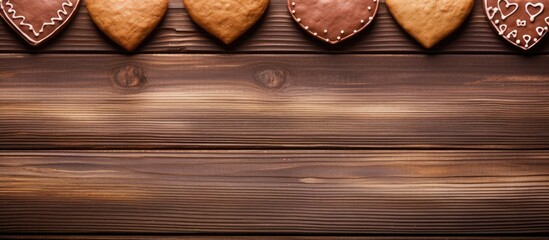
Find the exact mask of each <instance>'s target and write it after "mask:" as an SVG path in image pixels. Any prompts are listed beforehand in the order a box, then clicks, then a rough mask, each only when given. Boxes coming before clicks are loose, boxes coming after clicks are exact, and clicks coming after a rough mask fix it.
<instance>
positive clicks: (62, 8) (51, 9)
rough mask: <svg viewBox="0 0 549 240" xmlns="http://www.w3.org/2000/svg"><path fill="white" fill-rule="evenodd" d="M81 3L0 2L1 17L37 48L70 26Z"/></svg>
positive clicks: (68, 0)
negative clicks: (69, 23)
mask: <svg viewBox="0 0 549 240" xmlns="http://www.w3.org/2000/svg"><path fill="white" fill-rule="evenodd" d="M79 3H80V0H48V1H39V2H34V3H33V4H29V3H28V1H23V0H0V8H1V12H0V15H2V18H4V20H5V21H6V22H7V23H8V24H9V25H10V26H11V27H12V28H13V29H14V30H15V31H16V32H17V33H18V34H19V35H21V37H23V38H24V39H25V40H26V41H27V42H28V43H29V44H31V45H33V46H37V45H40V44H41V43H43V42H45V41H47V40H48V39H50V38H51V37H53V36H54V35H55V34H57V33H59V32H60V31H61V30H62V29H63V28H64V27H65V26H66V25H67V24H68V22H69V21H70V20H71V19H72V17H74V15H75V12H76V10H77V9H78V6H79Z"/></svg>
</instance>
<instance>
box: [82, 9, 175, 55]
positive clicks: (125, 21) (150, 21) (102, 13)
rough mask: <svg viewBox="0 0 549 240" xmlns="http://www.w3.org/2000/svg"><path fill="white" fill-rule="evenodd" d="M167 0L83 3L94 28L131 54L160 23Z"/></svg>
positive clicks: (164, 12)
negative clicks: (97, 28) (94, 25)
mask: <svg viewBox="0 0 549 240" xmlns="http://www.w3.org/2000/svg"><path fill="white" fill-rule="evenodd" d="M168 3H169V1H168V0H86V7H87V8H88V12H89V14H90V16H91V18H92V20H93V21H94V22H95V24H96V25H97V27H99V29H101V31H103V32H104V33H105V34H106V35H107V36H108V37H109V38H110V39H112V40H113V41H114V42H116V43H117V44H118V45H120V46H121V47H123V48H124V49H126V50H127V51H133V50H134V49H135V48H137V46H139V44H141V42H143V40H145V38H147V36H148V35H149V34H150V33H151V32H152V31H153V30H154V28H155V27H156V26H157V25H158V24H159V23H160V21H162V18H163V17H164V15H165V14H166V11H168Z"/></svg>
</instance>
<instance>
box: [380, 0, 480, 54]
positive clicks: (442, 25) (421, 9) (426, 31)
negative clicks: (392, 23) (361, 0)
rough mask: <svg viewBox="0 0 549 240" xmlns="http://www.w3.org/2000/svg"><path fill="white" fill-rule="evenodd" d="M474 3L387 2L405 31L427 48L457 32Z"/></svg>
mask: <svg viewBox="0 0 549 240" xmlns="http://www.w3.org/2000/svg"><path fill="white" fill-rule="evenodd" d="M474 3H475V1H474V0H421V1H414V0H386V4H387V7H388V8H389V11H390V12H391V14H392V15H393V17H394V18H395V20H396V21H397V22H398V24H399V25H400V26H401V27H402V29H404V30H405V31H406V32H408V34H410V35H411V36H412V37H413V38H414V39H416V40H417V41H418V42H419V43H420V44H421V45H423V47H425V48H432V47H433V46H435V45H436V44H437V43H439V42H440V41H442V40H443V39H444V38H446V37H447V36H448V35H450V34H451V33H453V32H454V31H455V30H457V29H458V28H459V27H460V26H461V24H463V22H464V21H465V20H466V19H467V17H468V16H469V14H470V13H471V10H472V9H473V6H474Z"/></svg>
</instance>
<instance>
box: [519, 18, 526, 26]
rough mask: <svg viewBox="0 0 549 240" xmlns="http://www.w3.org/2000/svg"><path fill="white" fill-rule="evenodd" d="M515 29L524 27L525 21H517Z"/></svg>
mask: <svg viewBox="0 0 549 240" xmlns="http://www.w3.org/2000/svg"><path fill="white" fill-rule="evenodd" d="M517 27H526V20H520V19H517Z"/></svg>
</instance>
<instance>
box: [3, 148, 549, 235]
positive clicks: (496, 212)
mask: <svg viewBox="0 0 549 240" xmlns="http://www.w3.org/2000/svg"><path fill="white" fill-rule="evenodd" d="M0 159H1V161H0V202H1V203H2V204H1V205H0V215H1V216H2V218H0V232H3V233H4V234H9V233H17V232H19V233H25V232H33V233H58V232H68V233H74V234H78V233H128V232H130V233H133V234H139V233H147V234H153V233H173V234H183V233H185V234H197V233H198V234H200V233H209V234H227V233H233V234H234V233H240V234H247V233H251V234H253V233H270V234H290V235H291V234H311V233H312V234H439V235H447V234H463V233H467V234H517V233H537V234H541V233H547V231H548V230H549V202H548V201H547V198H548V197H549V196H548V194H549V151H526V152H525V151H412V152H410V151H321V150H318V151H303V150H301V151H290V150H281V151H181V152H143V151H137V152H128V151H123V152H97V151H92V152H85V151H78V152H51V151H46V152H36V151H34V152H1V153H0Z"/></svg>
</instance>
